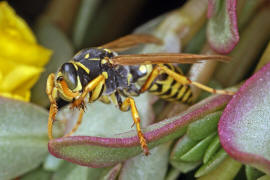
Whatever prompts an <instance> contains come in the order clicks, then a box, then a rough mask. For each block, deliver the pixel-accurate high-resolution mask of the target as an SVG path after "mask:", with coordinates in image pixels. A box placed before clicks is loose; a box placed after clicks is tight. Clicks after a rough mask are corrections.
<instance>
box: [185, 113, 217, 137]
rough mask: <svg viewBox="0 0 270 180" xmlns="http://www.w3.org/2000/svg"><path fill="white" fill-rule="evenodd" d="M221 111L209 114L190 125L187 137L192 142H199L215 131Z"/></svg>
mask: <svg viewBox="0 0 270 180" xmlns="http://www.w3.org/2000/svg"><path fill="white" fill-rule="evenodd" d="M221 114H222V111H218V112H214V113H211V114H209V115H207V116H205V117H203V118H202V119H200V120H198V121H195V122H193V123H191V124H190V125H189V126H188V129H187V135H188V136H189V137H190V138H191V139H193V140H201V139H203V138H205V137H207V136H209V135H210V134H211V133H213V132H215V131H217V124H218V121H219V118H220V116H221Z"/></svg>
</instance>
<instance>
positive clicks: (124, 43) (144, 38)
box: [101, 34, 162, 52]
mask: <svg viewBox="0 0 270 180" xmlns="http://www.w3.org/2000/svg"><path fill="white" fill-rule="evenodd" d="M142 43H155V44H162V41H161V40H160V39H158V38H156V37H155V36H152V35H147V34H130V35H127V36H124V37H122V38H119V39H116V40H114V41H112V42H109V43H107V44H104V45H102V46H101V47H103V48H108V49H111V50H113V51H118V52H119V51H124V50H127V49H129V48H131V47H133V46H136V45H138V44H142Z"/></svg>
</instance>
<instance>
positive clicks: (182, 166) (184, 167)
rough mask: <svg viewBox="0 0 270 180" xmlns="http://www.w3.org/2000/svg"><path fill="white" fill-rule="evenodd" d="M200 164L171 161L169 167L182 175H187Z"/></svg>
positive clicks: (199, 162)
mask: <svg viewBox="0 0 270 180" xmlns="http://www.w3.org/2000/svg"><path fill="white" fill-rule="evenodd" d="M201 163H202V162H201V161H198V162H185V161H171V165H172V166H173V167H174V168H175V169H177V170H179V171H181V172H183V173H188V172H190V171H192V170H194V169H196V168H197V167H198V166H199V165H200V164H201Z"/></svg>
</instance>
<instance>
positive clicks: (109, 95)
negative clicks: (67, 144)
mask: <svg viewBox="0 0 270 180" xmlns="http://www.w3.org/2000/svg"><path fill="white" fill-rule="evenodd" d="M140 43H157V44H159V43H161V42H160V40H159V39H157V38H155V37H153V36H150V35H139V34H137V35H136V34H134V35H128V36H125V37H123V38H120V39H118V40H115V41H112V42H111V43H108V44H105V45H103V46H101V47H96V48H87V49H83V50H81V51H79V52H78V53H77V54H76V55H75V56H74V57H73V58H72V60H70V61H69V62H67V63H64V64H63V65H62V66H61V67H60V68H59V70H58V72H57V73H56V74H53V73H52V74H50V75H49V77H48V80H47V87H46V93H47V94H48V97H49V100H50V103H51V105H50V113H49V119H48V136H49V138H50V139H52V138H53V136H52V125H53V122H54V120H55V116H56V113H57V111H58V108H57V103H56V100H57V99H58V98H61V99H63V100H65V101H68V102H70V103H71V107H72V108H79V109H80V115H79V118H78V120H77V122H76V125H75V126H74V127H73V129H72V130H71V131H70V132H69V133H68V134H66V135H65V136H70V135H71V134H73V133H74V132H75V131H76V130H77V128H78V126H79V125H80V123H81V121H82V116H83V113H84V108H85V100H87V101H88V102H89V103H92V102H94V101H96V100H100V101H102V102H104V103H113V104H114V105H116V106H117V107H118V108H119V109H120V110H121V111H128V110H131V114H132V118H133V120H134V124H135V125H136V129H137V135H138V138H139V142H140V145H141V148H142V150H143V152H144V154H145V155H148V154H149V150H148V146H147V141H146V139H145V137H144V134H143V133H142V130H141V127H140V117H139V114H138V111H137V108H136V104H135V101H134V99H133V97H134V96H139V95H140V94H141V93H143V92H145V91H148V92H150V93H153V94H155V95H157V96H159V97H160V98H163V99H165V100H168V101H180V102H183V103H191V102H192V101H193V96H192V91H191V88H190V85H194V86H196V87H198V88H201V89H203V90H205V91H208V92H211V93H219V94H232V92H229V91H225V90H215V89H212V88H210V87H207V86H205V85H203V84H200V83H198V82H194V81H191V80H190V79H188V78H187V77H186V76H184V75H183V73H182V71H181V69H180V68H178V67H177V66H174V65H173V64H172V63H196V62H200V61H202V60H221V61H229V60H230V58H229V57H227V56H222V55H196V54H180V53H152V54H132V55H118V54H117V52H118V51H122V50H125V49H128V48H130V47H132V46H135V45H137V44H140Z"/></svg>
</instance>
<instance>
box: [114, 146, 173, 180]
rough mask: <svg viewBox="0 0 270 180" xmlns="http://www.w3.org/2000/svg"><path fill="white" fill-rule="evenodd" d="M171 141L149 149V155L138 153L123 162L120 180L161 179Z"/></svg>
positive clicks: (166, 163) (163, 174)
mask: <svg viewBox="0 0 270 180" xmlns="http://www.w3.org/2000/svg"><path fill="white" fill-rule="evenodd" d="M170 145H171V143H166V144H162V145H159V146H157V147H155V148H153V149H151V151H150V154H151V155H150V156H149V157H147V156H144V155H143V154H140V155H138V156H136V157H134V158H132V159H129V160H128V161H126V162H125V163H124V166H123V169H122V171H121V174H120V176H119V179H120V180H132V179H134V180H137V179H144V180H152V179H156V180H159V179H160V180H163V179H164V178H165V175H166V171H167V167H168V160H169V148H170Z"/></svg>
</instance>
